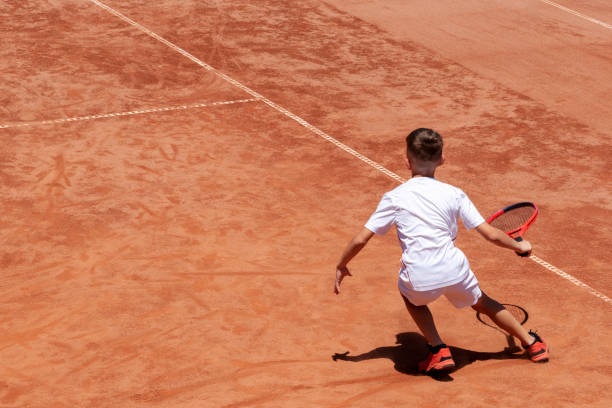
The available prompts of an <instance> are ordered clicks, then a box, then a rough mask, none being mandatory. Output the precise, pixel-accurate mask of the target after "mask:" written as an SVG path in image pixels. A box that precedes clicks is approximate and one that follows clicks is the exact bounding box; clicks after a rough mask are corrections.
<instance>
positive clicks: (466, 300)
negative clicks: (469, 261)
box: [398, 270, 482, 309]
mask: <svg viewBox="0 0 612 408" xmlns="http://www.w3.org/2000/svg"><path fill="white" fill-rule="evenodd" d="M398 287H399V290H400V292H401V294H402V295H403V296H404V297H405V298H406V299H408V300H409V301H410V303H412V304H413V305H415V306H423V305H426V304H428V303H431V302H433V301H434V300H436V299H437V298H439V297H440V296H442V295H444V296H446V298H447V299H448V300H449V301H450V302H451V303H452V304H453V305H454V306H455V307H456V308H458V309H459V308H462V307H467V306H472V305H474V304H476V302H478V299H480V296H482V291H481V290H480V287H479V286H478V279H476V276H474V273H473V272H472V271H471V270H470V271H469V272H468V274H467V276H466V277H465V279H464V280H462V281H461V282H459V283H455V284H454V285H451V286H446V287H443V288H438V289H432V290H423V291H419V290H414V289H409V288H407V287H406V286H405V285H404V284H403V282H402V281H401V280H400V281H399V284H398Z"/></svg>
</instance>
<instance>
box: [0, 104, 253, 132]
mask: <svg viewBox="0 0 612 408" xmlns="http://www.w3.org/2000/svg"><path fill="white" fill-rule="evenodd" d="M256 101H257V99H255V98H251V99H237V100H234V101H219V102H207V103H195V104H192V105H179V106H167V107H164V108H151V109H140V110H134V111H128V112H115V113H100V114H97V115H88V116H75V117H72V118H61V119H49V120H39V121H33V122H18V123H7V124H4V125H0V129H6V128H19V127H25V126H37V125H49V124H54V123H66V122H78V121H83V120H93V119H102V118H114V117H117V116H130V115H142V114H145V113H154V112H169V111H177V110H187V109H196V108H206V107H210V106H219V105H233V104H236V103H248V102H256Z"/></svg>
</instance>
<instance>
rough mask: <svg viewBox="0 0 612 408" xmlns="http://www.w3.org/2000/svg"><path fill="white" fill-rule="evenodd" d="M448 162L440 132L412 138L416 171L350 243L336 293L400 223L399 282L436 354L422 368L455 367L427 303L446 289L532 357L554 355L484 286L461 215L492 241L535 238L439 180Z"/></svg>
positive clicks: (522, 246) (523, 245) (409, 149)
mask: <svg viewBox="0 0 612 408" xmlns="http://www.w3.org/2000/svg"><path fill="white" fill-rule="evenodd" d="M443 163H444V156H443V155H442V137H441V136H440V135H439V134H438V133H436V132H435V131H433V130H431V129H425V128H419V129H416V130H414V131H413V132H411V133H410V134H409V135H408V136H407V137H406V165H407V166H408V169H409V170H410V171H411V172H412V178H411V179H410V180H408V181H407V182H406V183H404V184H402V185H400V186H399V187H397V188H395V189H394V190H392V191H389V192H387V193H386V194H385V195H384V196H383V198H382V200H381V201H380V203H379V205H378V208H377V209H376V211H375V212H374V213H373V214H372V216H371V217H370V219H369V220H368V222H367V223H366V224H365V227H364V228H363V229H362V230H361V231H360V232H359V233H358V234H357V235H356V236H355V237H354V238H353V239H352V240H351V241H350V242H349V243H348V245H347V246H346V248H345V249H344V251H343V253H342V257H341V258H340V261H339V262H338V265H337V266H336V283H335V287H334V292H335V293H336V294H339V293H340V284H341V282H342V280H343V279H344V277H346V276H351V273H350V272H349V270H348V268H347V264H348V262H349V261H350V260H351V259H352V258H353V257H354V256H355V255H357V254H358V253H359V251H361V249H362V248H363V247H364V246H365V245H366V244H367V242H368V241H369V240H370V238H372V236H373V235H374V234H385V233H386V232H387V231H389V229H390V228H391V227H392V226H393V225H395V226H396V229H397V234H398V237H399V240H400V245H401V247H402V258H401V262H402V266H401V268H400V272H399V282H398V287H399V290H400V293H401V295H402V297H403V299H404V302H405V304H406V307H407V309H408V312H409V313H410V315H411V316H412V318H413V319H414V321H415V323H416V325H417V327H418V328H419V329H420V331H421V332H422V333H423V336H425V338H426V339H427V342H428V346H427V347H428V349H429V353H428V355H427V358H426V359H425V360H424V361H422V362H421V363H419V367H418V368H419V371H420V372H423V373H431V372H433V371H436V370H445V369H450V368H452V367H454V366H455V363H454V361H453V358H452V356H451V353H450V349H449V348H448V347H447V346H446V345H445V344H444V342H443V341H442V339H441V338H440V335H439V334H438V331H437V329H436V326H435V324H434V320H433V316H432V314H431V312H430V311H429V308H428V307H427V304H428V303H431V302H433V301H434V300H436V299H437V298H438V297H440V296H441V295H445V296H446V297H447V298H448V300H449V301H450V302H451V303H452V304H453V305H454V306H455V307H456V308H463V307H467V306H471V307H472V308H473V309H474V310H476V311H477V312H480V313H483V314H486V315H487V316H489V317H490V318H491V319H492V320H493V321H494V322H495V323H496V324H497V325H498V326H499V327H500V328H502V329H504V330H505V331H507V332H508V333H510V334H511V335H513V336H515V337H516V338H518V339H519V340H520V341H521V343H522V345H523V347H524V348H525V349H526V350H527V353H528V354H529V357H530V358H531V360H532V361H534V362H546V361H548V346H547V345H546V343H545V342H544V341H543V340H542V339H541V338H540V336H538V335H537V334H536V333H534V332H532V331H529V332H527V331H526V330H525V328H523V326H521V325H520V324H519V322H517V321H516V320H515V319H514V317H513V316H512V314H511V313H510V312H508V311H507V310H506V309H505V308H504V307H503V306H502V305H500V304H499V303H498V302H496V301H495V300H493V299H491V298H490V297H488V296H487V295H486V294H485V293H483V292H482V291H481V290H480V288H479V286H478V281H477V280H476V277H475V276H474V274H473V273H472V271H471V269H470V264H469V262H468V260H467V258H466V257H465V255H464V254H463V252H461V251H460V250H459V249H458V248H456V247H455V245H454V241H455V238H456V237H457V220H458V219H459V218H461V219H462V221H463V224H464V225H465V227H466V228H467V229H468V230H469V229H473V228H475V229H476V231H478V232H479V233H480V234H481V235H482V236H483V237H484V238H485V239H486V240H488V241H489V242H492V243H493V244H496V245H498V246H501V247H504V248H508V249H512V250H514V251H516V252H518V253H530V252H531V244H530V243H529V242H528V241H521V242H517V241H515V240H514V239H512V238H510V237H509V236H507V235H506V234H505V233H504V232H502V231H501V230H499V229H497V228H495V227H493V226H491V225H489V224H488V223H486V222H485V220H484V219H483V218H482V216H481V215H480V214H479V212H478V210H477V209H476V207H474V204H472V202H471V201H470V199H469V198H468V197H467V196H466V195H465V193H464V192H463V191H461V190H460V189H458V188H456V187H453V186H451V185H449V184H445V183H442V182H440V181H438V180H436V179H435V178H434V173H435V171H436V168H437V167H438V166H440V165H442V164H443Z"/></svg>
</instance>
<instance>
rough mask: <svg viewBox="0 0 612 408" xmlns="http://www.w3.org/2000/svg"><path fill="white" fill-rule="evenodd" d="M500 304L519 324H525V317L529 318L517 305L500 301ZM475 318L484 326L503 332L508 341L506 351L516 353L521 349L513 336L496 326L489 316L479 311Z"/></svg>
mask: <svg viewBox="0 0 612 408" xmlns="http://www.w3.org/2000/svg"><path fill="white" fill-rule="evenodd" d="M501 305H502V306H503V307H505V308H506V310H507V311H509V312H510V313H511V314H512V316H514V318H515V319H516V320H517V321H518V322H519V323H520V324H521V325H523V324H525V322H527V319H529V314H528V313H527V311H526V310H525V309H523V308H522V307H520V306H517V305H512V304H509V303H502V304H501ZM476 318H477V319H478V320H479V321H480V322H481V323H482V324H484V325H485V326H489V327H492V328H494V329H495V330H497V331H498V332H500V333H503V334H504V336H506V341H507V342H508V347H507V348H506V351H508V352H510V353H518V352H519V351H521V350H522V349H521V348H520V347H519V346H517V345H516V341H515V339H514V336H511V335H510V334H508V333H507V332H506V331H505V330H502V329H500V328H499V327H497V325H496V324H495V322H494V321H493V320H491V318H490V317H489V316H487V315H486V314H482V313H480V312H476Z"/></svg>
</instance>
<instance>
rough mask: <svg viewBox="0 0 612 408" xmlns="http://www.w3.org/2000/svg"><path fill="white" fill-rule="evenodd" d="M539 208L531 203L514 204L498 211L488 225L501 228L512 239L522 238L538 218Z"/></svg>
mask: <svg viewBox="0 0 612 408" xmlns="http://www.w3.org/2000/svg"><path fill="white" fill-rule="evenodd" d="M538 213H539V210H538V206H537V205H535V204H534V203H532V202H529V201H523V202H520V203H516V204H512V205H509V206H507V207H504V208H502V209H501V210H498V211H497V212H496V213H495V214H493V215H492V216H490V217H489V219H487V223H488V224H490V225H492V226H494V227H496V228H499V229H500V230H502V231H504V232H505V233H506V234H508V235H509V236H511V237H512V238H515V239H516V238H520V237H522V236H523V234H524V233H525V231H527V229H528V228H529V227H530V226H531V224H533V223H534V222H535V220H536V218H538Z"/></svg>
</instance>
